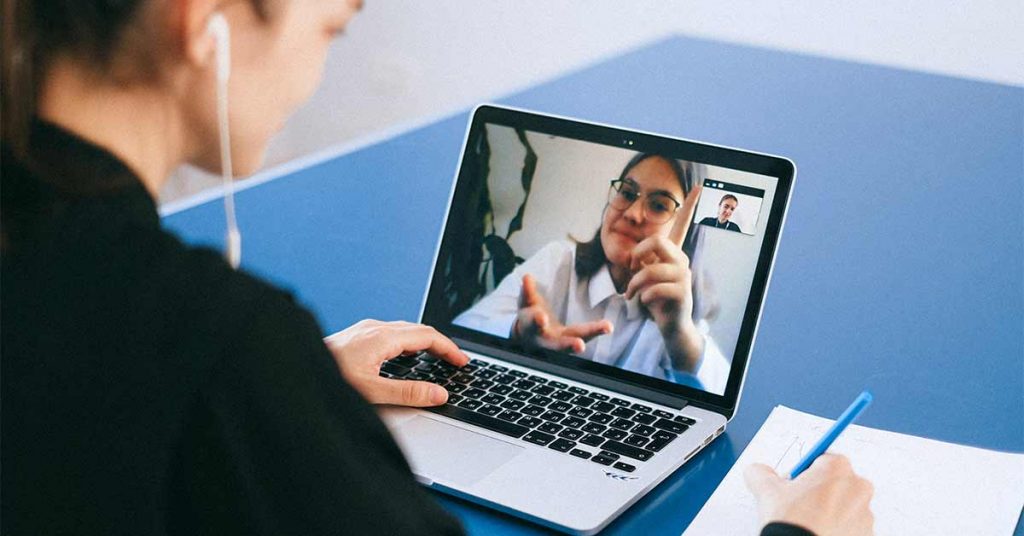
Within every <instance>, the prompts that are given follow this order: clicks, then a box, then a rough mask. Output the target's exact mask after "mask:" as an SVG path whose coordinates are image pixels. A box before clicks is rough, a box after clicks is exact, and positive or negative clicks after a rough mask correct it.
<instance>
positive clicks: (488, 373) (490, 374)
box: [473, 369, 498, 380]
mask: <svg viewBox="0 0 1024 536" xmlns="http://www.w3.org/2000/svg"><path fill="white" fill-rule="evenodd" d="M473 375H474V376H476V377H477V378H483V379H485V380H490V379H492V378H494V377H495V376H497V375H498V372H497V371H494V370H491V369H483V370H478V371H476V372H474V373H473Z"/></svg>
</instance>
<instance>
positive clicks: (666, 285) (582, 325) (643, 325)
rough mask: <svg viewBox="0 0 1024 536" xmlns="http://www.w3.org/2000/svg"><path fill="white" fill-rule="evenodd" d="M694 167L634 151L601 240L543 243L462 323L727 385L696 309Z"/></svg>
mask: <svg viewBox="0 0 1024 536" xmlns="http://www.w3.org/2000/svg"><path fill="white" fill-rule="evenodd" d="M695 167H696V164H693V163H691V162H681V161H679V160H677V159H674V158H671V157H667V156H665V155H660V154H654V153H638V154H636V155H634V156H633V157H632V158H631V159H630V160H629V162H628V163H626V165H625V166H624V167H623V169H622V172H621V173H620V174H619V177H618V179H616V180H613V181H612V182H611V185H610V187H609V196H608V201H607V203H606V205H605V207H604V210H603V212H602V216H601V225H600V227H599V228H598V230H597V232H596V233H595V235H594V238H593V239H591V240H590V241H589V242H583V243H577V242H573V241H560V242H554V243H551V244H548V245H547V246H545V247H544V248H541V250H540V251H538V252H537V253H536V254H535V255H533V256H532V257H531V258H530V259H528V260H527V261H526V262H524V263H523V264H521V265H520V266H518V267H517V268H516V269H515V270H514V271H513V272H512V273H511V274H509V275H508V276H507V277H506V278H505V279H504V280H503V281H502V282H501V283H500V284H499V285H498V287H497V288H496V289H495V290H494V292H492V293H491V294H489V295H487V296H485V297H484V298H483V299H482V300H480V301H479V302H478V303H477V304H476V305H474V306H473V307H471V308H470V309H469V310H467V311H466V312H464V313H463V314H461V315H459V316H458V317H457V318H456V319H455V323H456V324H458V325H461V326H464V327H469V328H473V329H479V330H481V331H485V332H488V333H492V334H495V335H498V336H502V337H509V338H511V339H514V340H518V341H522V342H523V343H524V344H525V345H526V346H528V347H541V348H547V349H550V350H560V351H568V352H573V353H576V354H578V355H580V356H582V357H586V358H587V359H591V360H593V361H597V362H599V363H604V364H608V365H613V366H616V367H619V368H623V369H626V370H631V371H633V372H638V373H641V374H646V375H649V376H655V377H659V378H661V379H667V380H670V381H676V382H679V383H684V384H689V385H691V386H694V387H698V388H703V389H706V390H709V391H711V392H714V393H717V394H721V393H723V392H724V390H725V381H726V379H727V378H728V374H729V365H728V360H726V359H725V357H724V356H723V355H722V353H721V351H719V350H718V348H717V346H715V345H714V342H713V341H711V340H710V339H709V338H708V336H707V334H706V333H704V332H702V330H701V329H700V328H699V327H698V326H704V325H705V324H702V323H699V322H698V320H699V319H698V318H695V317H697V316H698V315H697V313H696V311H699V308H695V307H694V302H695V298H696V297H697V294H698V293H697V292H695V290H694V289H695V285H694V281H693V279H694V275H693V273H692V272H691V269H690V257H691V256H692V255H693V253H694V251H695V249H696V247H697V244H698V243H699V241H700V237H699V230H698V229H690V226H689V222H690V221H691V220H692V218H693V207H694V206H695V203H696V200H697V198H698V196H699V187H697V188H695V184H698V183H699V181H696V180H695V179H694V176H695V170H694V168H695ZM704 331H706V329H705V330H704Z"/></svg>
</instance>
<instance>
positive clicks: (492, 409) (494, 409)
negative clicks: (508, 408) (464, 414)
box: [480, 405, 501, 417]
mask: <svg viewBox="0 0 1024 536" xmlns="http://www.w3.org/2000/svg"><path fill="white" fill-rule="evenodd" d="M480 413H483V414H484V415H487V416H489V417H493V416H495V415H497V414H499V413H501V408H499V407H498V406H492V405H487V406H484V407H482V408H480Z"/></svg>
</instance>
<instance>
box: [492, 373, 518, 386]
mask: <svg viewBox="0 0 1024 536" xmlns="http://www.w3.org/2000/svg"><path fill="white" fill-rule="evenodd" d="M494 381H496V382H498V383H500V384H502V385H508V384H510V383H512V382H514V381H516V377H515V376H513V375H511V374H499V375H497V376H495V377H494Z"/></svg>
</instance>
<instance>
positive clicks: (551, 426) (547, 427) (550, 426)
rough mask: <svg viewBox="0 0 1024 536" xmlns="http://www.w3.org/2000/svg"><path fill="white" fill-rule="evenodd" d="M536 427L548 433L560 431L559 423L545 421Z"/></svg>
mask: <svg viewBox="0 0 1024 536" xmlns="http://www.w3.org/2000/svg"><path fill="white" fill-rule="evenodd" d="M537 429H538V430H540V431H541V432H546V433H549V434H557V433H558V432H560V431H561V430H562V425H561V424H555V423H553V422H546V423H544V424H542V425H540V426H538V427H537Z"/></svg>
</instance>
